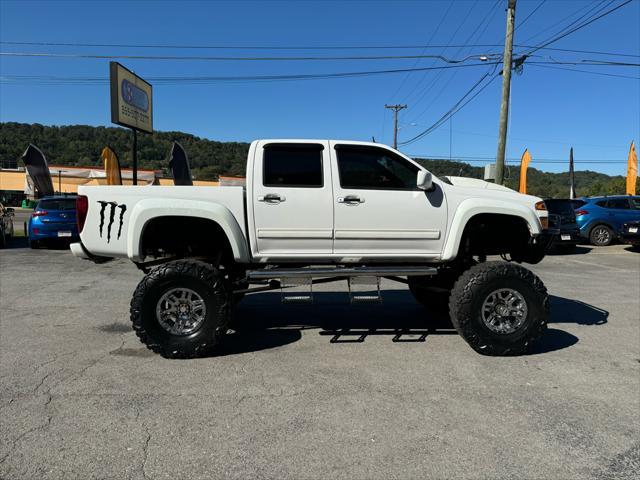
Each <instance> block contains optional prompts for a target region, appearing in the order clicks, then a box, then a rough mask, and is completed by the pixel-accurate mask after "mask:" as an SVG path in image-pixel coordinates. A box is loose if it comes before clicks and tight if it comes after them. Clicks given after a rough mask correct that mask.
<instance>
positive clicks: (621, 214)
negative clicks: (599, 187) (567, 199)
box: [572, 195, 640, 247]
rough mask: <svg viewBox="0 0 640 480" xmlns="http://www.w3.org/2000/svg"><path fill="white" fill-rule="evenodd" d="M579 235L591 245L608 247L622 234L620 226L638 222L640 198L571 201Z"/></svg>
mask: <svg viewBox="0 0 640 480" xmlns="http://www.w3.org/2000/svg"><path fill="white" fill-rule="evenodd" d="M572 202H573V203H574V208H575V210H576V221H577V222H578V226H579V227H580V234H581V235H582V237H584V238H585V239H587V240H589V242H591V244H592V245H596V246H598V247H603V246H606V245H610V244H611V243H612V242H613V241H614V240H615V239H616V238H618V237H619V236H620V234H621V233H622V225H623V224H625V223H627V222H632V221H638V220H640V197H638V196H631V195H615V196H610V197H589V198H586V197H585V198H581V199H576V200H572Z"/></svg>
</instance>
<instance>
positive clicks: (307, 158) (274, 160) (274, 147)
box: [262, 143, 324, 188]
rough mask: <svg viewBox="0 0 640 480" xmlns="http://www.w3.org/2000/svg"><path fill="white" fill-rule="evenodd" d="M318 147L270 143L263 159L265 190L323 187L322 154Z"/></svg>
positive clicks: (321, 148) (320, 147)
mask: <svg viewBox="0 0 640 480" xmlns="http://www.w3.org/2000/svg"><path fill="white" fill-rule="evenodd" d="M323 149H324V147H323V146H322V145H319V144H274V143H271V144H268V145H266V146H265V147H264V155H263V159H262V162H263V164H262V184H263V185H264V186H265V187H291V188H322V187H323V186H324V180H323V170H322V151H323Z"/></svg>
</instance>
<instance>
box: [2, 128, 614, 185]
mask: <svg viewBox="0 0 640 480" xmlns="http://www.w3.org/2000/svg"><path fill="white" fill-rule="evenodd" d="M174 140H177V141H178V142H180V143H181V144H182V146H183V147H184V148H185V149H186V151H187V154H188V156H189V162H190V164H191V168H192V172H193V175H194V176H195V178H197V179H200V180H215V179H216V178H217V177H218V175H244V173H245V163H246V156H247V151H248V149H249V144H248V143H240V142H216V141H212V140H207V139H204V138H199V137H196V136H194V135H189V134H188V133H184V132H155V133H154V134H152V135H146V134H141V135H138V159H139V160H138V161H139V167H140V168H149V169H156V170H163V171H164V172H165V173H166V174H167V175H168V171H167V168H168V162H167V155H168V154H169V150H170V148H171V142H172V141H174ZM29 143H33V144H35V145H37V146H38V147H39V148H40V149H41V150H42V151H43V152H44V154H45V156H46V157H47V161H48V162H49V164H56V165H79V166H102V165H101V161H100V152H101V151H102V148H103V147H104V146H105V145H109V146H110V147H111V148H113V149H114V150H115V152H116V153H117V154H118V157H119V158H120V163H121V165H122V167H129V166H130V165H131V133H130V132H129V130H125V129H123V128H115V127H90V126H87V125H69V126H62V127H57V126H44V125H40V124H24V123H14V122H7V123H0V165H1V166H2V167H4V168H15V167H16V166H18V164H19V159H20V156H21V155H22V153H23V152H24V150H25V149H26V147H27V145H28V144H29ZM418 160H419V161H420V163H422V164H423V165H424V166H425V167H426V168H427V169H429V170H430V171H431V172H432V173H433V174H435V175H439V176H442V175H460V176H468V177H475V178H482V174H483V171H484V170H483V168H481V167H474V166H471V165H469V164H468V163H464V162H456V161H448V160H431V159H418ZM508 173H509V179H508V180H507V182H506V183H507V186H509V187H511V188H517V186H518V178H519V175H520V169H519V167H513V166H510V167H509V168H508ZM624 181H625V179H624V177H622V176H615V177H611V176H609V175H605V174H603V173H598V172H592V171H579V172H576V191H577V194H578V195H580V196H582V195H599V194H623V193H624ZM527 183H528V190H529V193H531V194H534V195H538V196H541V197H556V198H559V197H566V196H567V195H568V193H569V174H568V173H567V172H564V173H548V172H542V171H540V170H537V169H535V168H529V173H528V181H527Z"/></svg>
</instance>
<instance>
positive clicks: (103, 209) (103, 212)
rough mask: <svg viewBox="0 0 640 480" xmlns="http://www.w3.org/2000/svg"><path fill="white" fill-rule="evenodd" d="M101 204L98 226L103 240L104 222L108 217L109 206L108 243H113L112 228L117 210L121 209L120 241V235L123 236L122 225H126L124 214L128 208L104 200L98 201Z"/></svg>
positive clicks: (119, 219)
mask: <svg viewBox="0 0 640 480" xmlns="http://www.w3.org/2000/svg"><path fill="white" fill-rule="evenodd" d="M98 203H99V204H100V224H99V225H98V231H99V232H100V238H102V234H103V232H104V221H105V217H106V210H107V205H109V223H108V225H107V243H111V227H112V226H113V223H114V221H115V219H116V208H119V209H120V215H119V216H118V222H119V225H118V237H117V239H118V240H120V235H121V234H122V225H123V224H124V213H125V212H126V211H127V206H126V205H124V204H122V205H118V202H106V201H103V200H98Z"/></svg>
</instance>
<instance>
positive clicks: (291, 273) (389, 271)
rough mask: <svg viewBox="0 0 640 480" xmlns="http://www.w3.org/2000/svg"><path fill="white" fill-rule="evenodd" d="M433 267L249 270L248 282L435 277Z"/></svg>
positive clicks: (435, 270)
mask: <svg viewBox="0 0 640 480" xmlns="http://www.w3.org/2000/svg"><path fill="white" fill-rule="evenodd" d="M436 273H438V270H437V269H436V268H434V267H423V266H420V267H344V268H343V267H310V268H307V267H305V268H265V269H262V270H249V271H248V272H247V278H248V279H249V280H277V279H281V278H287V279H292V278H331V277H412V276H421V275H435V274H436Z"/></svg>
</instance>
